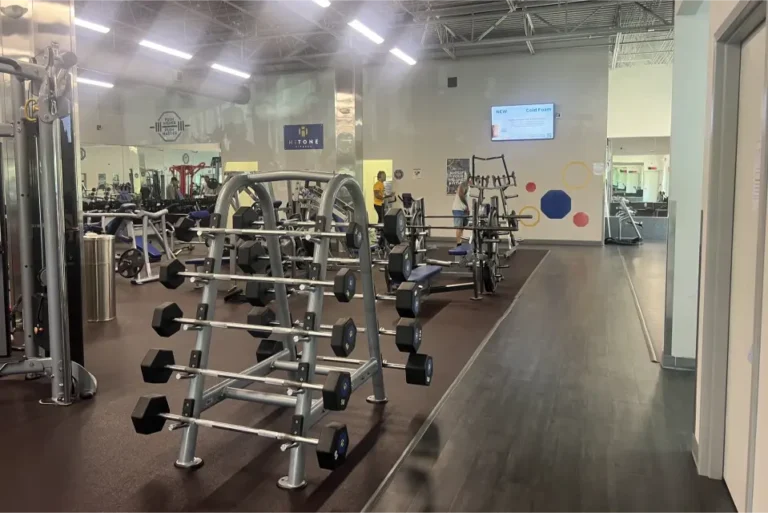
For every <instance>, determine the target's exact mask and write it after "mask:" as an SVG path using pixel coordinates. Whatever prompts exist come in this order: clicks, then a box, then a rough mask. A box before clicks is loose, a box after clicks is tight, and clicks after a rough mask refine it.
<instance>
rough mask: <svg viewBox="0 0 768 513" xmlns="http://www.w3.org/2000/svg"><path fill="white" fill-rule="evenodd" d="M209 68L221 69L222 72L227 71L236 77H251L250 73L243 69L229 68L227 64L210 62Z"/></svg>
mask: <svg viewBox="0 0 768 513" xmlns="http://www.w3.org/2000/svg"><path fill="white" fill-rule="evenodd" d="M211 68H213V69H215V70H217V71H222V72H224V73H229V74H230V75H234V76H236V77H240V78H251V74H250V73H246V72H244V71H238V70H236V69H232V68H229V67H227V66H222V65H221V64H217V63H215V62H214V63H213V64H211Z"/></svg>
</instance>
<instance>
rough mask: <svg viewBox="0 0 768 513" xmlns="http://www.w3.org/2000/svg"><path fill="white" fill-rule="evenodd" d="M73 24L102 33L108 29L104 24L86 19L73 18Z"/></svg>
mask: <svg viewBox="0 0 768 513" xmlns="http://www.w3.org/2000/svg"><path fill="white" fill-rule="evenodd" d="M75 25H77V26H78V27H83V28H87V29H91V30H93V31H96V32H101V33H102V34H106V33H107V32H109V31H110V28H109V27H105V26H104V25H99V24H98V23H94V22H92V21H88V20H83V19H80V18H75Z"/></svg>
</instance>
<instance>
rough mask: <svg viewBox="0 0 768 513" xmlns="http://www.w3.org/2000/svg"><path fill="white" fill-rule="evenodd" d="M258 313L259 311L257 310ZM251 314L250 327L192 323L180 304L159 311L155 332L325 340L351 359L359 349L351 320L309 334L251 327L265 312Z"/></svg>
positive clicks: (166, 305) (160, 307)
mask: <svg viewBox="0 0 768 513" xmlns="http://www.w3.org/2000/svg"><path fill="white" fill-rule="evenodd" d="M254 310H255V309H254ZM254 310H251V312H250V313H249V316H248V321H249V323H247V324H245V323H239V322H224V321H211V320H207V319H190V318H185V317H184V312H182V311H181V308H180V307H179V305H177V304H176V303H171V302H168V303H163V304H161V305H158V306H157V307H155V311H154V313H153V315H152V329H154V330H155V332H156V333H157V334H158V335H160V336H161V337H166V338H167V337H171V336H173V335H174V334H176V333H177V332H178V331H179V330H180V329H181V327H182V326H185V325H186V326H197V327H200V328H205V327H208V328H222V329H234V330H244V331H247V332H248V333H249V334H250V335H251V336H253V337H255V338H266V337H269V336H270V335H273V334H274V335H291V336H295V337H322V338H330V339H331V349H333V353H334V354H335V355H337V356H349V355H350V354H352V351H354V349H355V341H356V339H357V327H356V326H355V321H353V320H352V318H350V317H342V318H340V319H339V320H337V321H336V322H335V323H334V325H333V328H332V329H331V331H318V330H307V329H301V328H294V327H291V328H286V327H284V326H271V325H269V323H266V324H257V323H256V322H253V323H251V322H250V321H251V320H255V321H263V319H264V318H263V317H262V316H261V312H254Z"/></svg>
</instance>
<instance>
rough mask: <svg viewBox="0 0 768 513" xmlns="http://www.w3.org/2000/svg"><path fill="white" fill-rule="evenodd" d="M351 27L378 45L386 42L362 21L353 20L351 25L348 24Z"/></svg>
mask: <svg viewBox="0 0 768 513" xmlns="http://www.w3.org/2000/svg"><path fill="white" fill-rule="evenodd" d="M347 25H349V26H350V27H352V28H353V29H355V30H357V31H358V32H360V33H361V34H362V35H364V36H365V37H367V38H368V39H370V40H371V41H373V42H374V43H376V44H377V45H380V44H381V43H383V42H384V38H383V37H381V36H380V35H378V34H377V33H376V32H374V31H373V30H371V29H369V28H368V27H366V26H365V25H364V24H363V23H362V22H361V21H360V20H352V21H350V22H349V23H347Z"/></svg>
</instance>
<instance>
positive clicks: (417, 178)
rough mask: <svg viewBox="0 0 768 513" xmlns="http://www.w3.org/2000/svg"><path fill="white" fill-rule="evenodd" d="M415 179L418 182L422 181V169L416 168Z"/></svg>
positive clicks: (414, 171)
mask: <svg viewBox="0 0 768 513" xmlns="http://www.w3.org/2000/svg"><path fill="white" fill-rule="evenodd" d="M413 177H414V178H415V179H416V180H421V168H420V167H414V168H413Z"/></svg>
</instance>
